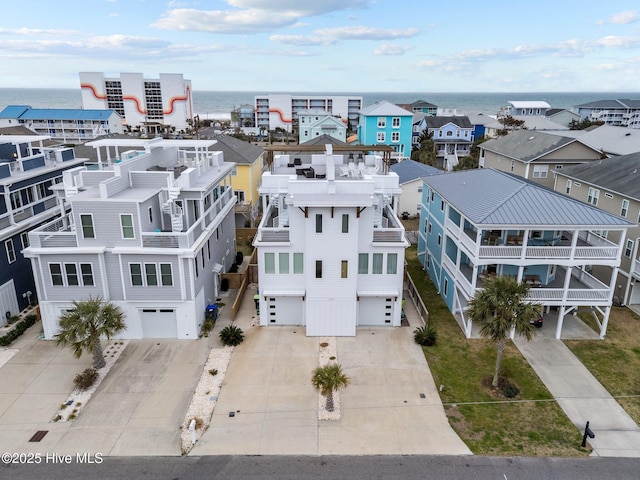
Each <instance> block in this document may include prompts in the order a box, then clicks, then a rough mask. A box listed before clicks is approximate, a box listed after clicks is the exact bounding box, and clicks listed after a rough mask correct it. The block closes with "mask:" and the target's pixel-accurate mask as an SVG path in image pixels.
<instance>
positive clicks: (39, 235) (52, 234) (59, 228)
mask: <svg viewBox="0 0 640 480" xmlns="http://www.w3.org/2000/svg"><path fill="white" fill-rule="evenodd" d="M29 244H30V246H31V247H34V248H40V247H41V248H60V247H77V246H78V241H77V239H76V231H75V228H74V225H73V223H72V218H71V214H70V213H68V214H67V215H65V216H64V217H61V218H58V219H56V220H54V221H53V222H49V223H47V224H46V225H44V226H42V227H40V228H37V229H35V230H32V231H31V232H29Z"/></svg>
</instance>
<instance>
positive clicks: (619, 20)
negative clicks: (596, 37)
mask: <svg viewBox="0 0 640 480" xmlns="http://www.w3.org/2000/svg"><path fill="white" fill-rule="evenodd" d="M638 18H640V17H638V12H636V11H635V10H625V11H624V12H620V13H615V14H613V15H611V16H610V17H609V18H608V19H606V20H598V22H596V23H598V24H599V25H602V24H605V23H613V24H617V25H627V24H629V23H635V22H637V21H638Z"/></svg>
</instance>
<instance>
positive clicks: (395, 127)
mask: <svg viewBox="0 0 640 480" xmlns="http://www.w3.org/2000/svg"><path fill="white" fill-rule="evenodd" d="M412 127H413V113H412V112H409V111H407V110H405V109H404V108H401V107H399V106H397V105H394V104H393V103H390V102H387V101H382V102H377V103H374V104H373V105H371V106H369V107H367V108H364V109H362V110H360V122H359V124H358V143H360V145H388V146H390V147H391V148H393V150H394V152H395V154H394V155H393V157H395V158H402V157H409V156H410V155H411V135H412V133H411V131H412Z"/></svg>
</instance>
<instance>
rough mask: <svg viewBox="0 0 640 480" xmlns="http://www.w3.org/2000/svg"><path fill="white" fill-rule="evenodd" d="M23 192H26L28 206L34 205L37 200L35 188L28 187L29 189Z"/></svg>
mask: <svg viewBox="0 0 640 480" xmlns="http://www.w3.org/2000/svg"><path fill="white" fill-rule="evenodd" d="M22 191H23V192H24V194H25V197H26V199H27V204H29V203H33V202H34V200H35V199H34V198H33V188H32V187H27V188H24V189H22Z"/></svg>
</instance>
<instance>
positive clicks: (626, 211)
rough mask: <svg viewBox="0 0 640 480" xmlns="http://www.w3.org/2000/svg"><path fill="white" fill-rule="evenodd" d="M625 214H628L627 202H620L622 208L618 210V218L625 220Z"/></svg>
mask: <svg viewBox="0 0 640 480" xmlns="http://www.w3.org/2000/svg"><path fill="white" fill-rule="evenodd" d="M627 213H629V200H622V208H621V209H620V216H621V217H624V218H627Z"/></svg>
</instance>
